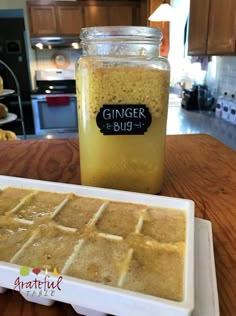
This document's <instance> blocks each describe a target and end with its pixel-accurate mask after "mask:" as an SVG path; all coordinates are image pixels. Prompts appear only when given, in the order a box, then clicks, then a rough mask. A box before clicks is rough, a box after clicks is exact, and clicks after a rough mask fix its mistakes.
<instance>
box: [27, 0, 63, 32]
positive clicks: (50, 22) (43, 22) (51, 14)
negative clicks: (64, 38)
mask: <svg viewBox="0 0 236 316" xmlns="http://www.w3.org/2000/svg"><path fill="white" fill-rule="evenodd" d="M28 17H29V25H30V33H31V36H43V35H54V34H57V33H58V30H57V21H56V13H55V7H54V6H53V5H37V4H35V3H34V4H33V5H31V3H28Z"/></svg>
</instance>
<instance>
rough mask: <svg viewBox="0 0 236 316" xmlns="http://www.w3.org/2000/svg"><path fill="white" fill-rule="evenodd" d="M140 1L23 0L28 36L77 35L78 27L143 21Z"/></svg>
mask: <svg viewBox="0 0 236 316" xmlns="http://www.w3.org/2000/svg"><path fill="white" fill-rule="evenodd" d="M141 4H142V1H140V0H126V1H123V0H119V1H102V0H97V1H93V0H88V1H85V0H84V1H82V0H81V1H76V2H75V1H45V0H39V1H34V0H30V1H27V7H28V18H29V26H30V33H31V37H38V36H52V35H61V36H67V35H68V36H70V35H79V32H80V29H81V28H82V27H88V26H105V25H143V21H144V18H143V13H141V10H140V7H141Z"/></svg>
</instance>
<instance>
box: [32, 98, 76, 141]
mask: <svg viewBox="0 0 236 316" xmlns="http://www.w3.org/2000/svg"><path fill="white" fill-rule="evenodd" d="M49 98H50V97H49V96H47V95H34V96H32V108H33V117H34V128H35V134H36V135H42V134H47V133H53V132H57V133H64V132H77V131H78V119H77V103H76V96H75V94H74V95H73V94H62V95H55V96H53V97H51V98H52V99H53V100H54V102H55V104H53V100H52V101H51V100H50V99H49ZM60 100H61V101H60ZM63 103H64V104H63Z"/></svg>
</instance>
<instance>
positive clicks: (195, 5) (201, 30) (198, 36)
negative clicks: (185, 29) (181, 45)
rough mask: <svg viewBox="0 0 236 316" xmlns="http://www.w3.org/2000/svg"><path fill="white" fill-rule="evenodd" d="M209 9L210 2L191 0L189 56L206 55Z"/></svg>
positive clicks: (206, 0)
mask: <svg viewBox="0 0 236 316" xmlns="http://www.w3.org/2000/svg"><path fill="white" fill-rule="evenodd" d="M232 1H234V0H232ZM209 8H210V0H191V2H190V20H189V41H188V53H189V55H203V54H206V51H207V34H208V16H209Z"/></svg>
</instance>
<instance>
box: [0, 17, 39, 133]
mask: <svg viewBox="0 0 236 316" xmlns="http://www.w3.org/2000/svg"><path fill="white" fill-rule="evenodd" d="M25 34H26V32H25V23H24V18H23V17H14V18H2V17H0V59H1V60H2V61H4V62H5V63H6V64H7V65H8V66H9V67H10V68H11V69H12V71H13V72H14V74H15V76H16V78H17V79H18V81H19V85H20V94H21V100H22V108H23V113H24V118H25V127H26V132H27V133H28V134H34V125H33V115H32V105H31V81H30V72H29V58H28V51H27V42H26V40H27V39H26V35H25ZM0 75H1V77H2V78H3V82H4V88H5V89H13V90H16V85H15V81H14V79H13V77H12V75H11V73H10V72H9V71H8V70H7V69H6V68H5V67H4V66H3V65H1V64H0ZM0 102H2V103H5V104H6V105H7V107H8V110H9V112H12V113H15V114H17V115H19V106H18V101H17V97H16V96H15V97H14V95H13V96H11V97H8V98H6V99H4V102H3V100H0ZM17 123H18V124H17ZM20 128H21V126H20V124H19V122H15V123H9V126H4V129H10V130H13V131H14V132H16V133H17V134H21V131H20Z"/></svg>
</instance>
